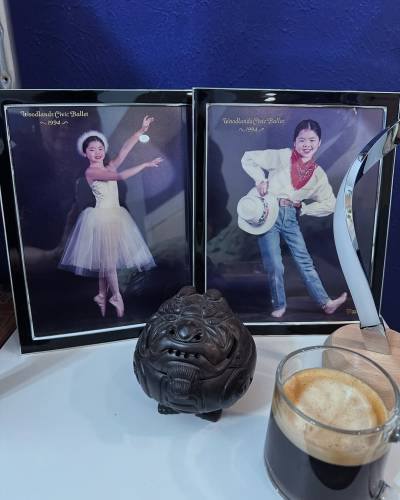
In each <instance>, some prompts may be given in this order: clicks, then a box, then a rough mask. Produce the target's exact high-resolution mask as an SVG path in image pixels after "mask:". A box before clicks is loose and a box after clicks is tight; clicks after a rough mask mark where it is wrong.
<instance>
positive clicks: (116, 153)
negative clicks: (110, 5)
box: [0, 90, 193, 352]
mask: <svg viewBox="0 0 400 500" xmlns="http://www.w3.org/2000/svg"><path fill="white" fill-rule="evenodd" d="M0 97H1V132H2V141H3V145H2V153H1V157H2V164H1V165H2V166H1V173H0V181H1V193H2V201H3V215H4V220H5V230H6V237H7V243H8V254H9V260H10V265H11V277H12V288H13V294H14V298H15V306H16V317H17V318H16V319H17V324H18V330H19V334H20V339H21V348H22V351H23V352H30V351H38V350H45V349H54V348H60V347H71V346H76V345H83V344H89V343H95V342H105V341H111V340H117V339H123V338H130V337H135V336H137V335H138V334H139V333H140V330H141V328H142V327H143V326H144V324H145V322H146V321H147V319H148V318H149V317H150V316H151V314H153V313H154V312H155V311H156V310H157V309H158V307H159V306H160V304H161V303H162V302H163V301H164V300H166V299H167V298H168V297H170V296H171V295H172V294H174V293H176V291H178V290H179V288H180V287H182V286H184V285H187V284H193V276H192V241H191V239H192V228H191V224H192V219H191V212H192V210H191V198H192V197H191V185H192V172H191V169H192V132H191V124H192V107H191V92H187V91H147V90H144V91H119V90H115V91H114V90H113V91H108V90H104V91H103V90H102V91H94V90H90V91H89V90H88V91H39V90H37V91H36V90H35V91H34V90H32V91H28V90H12V91H11V90H10V91H1V92H0Z"/></svg>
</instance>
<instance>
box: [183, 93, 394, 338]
mask: <svg viewBox="0 0 400 500" xmlns="http://www.w3.org/2000/svg"><path fill="white" fill-rule="evenodd" d="M193 106H194V119H193V122H194V130H195V131H196V133H195V135H194V152H195V158H194V163H195V167H194V171H195V179H196V189H195V195H196V196H195V204H194V207H195V212H194V220H195V224H196V225H195V228H196V231H195V256H194V262H195V284H196V287H197V289H198V290H199V291H204V290H205V289H206V288H209V287H216V288H219V289H220V290H221V291H222V293H223V294H224V295H225V296H226V298H227V299H228V302H230V305H231V306H232V308H233V309H234V311H235V312H237V313H238V314H239V316H240V317H241V319H242V320H243V321H244V323H245V324H246V325H247V326H248V328H249V329H250V330H251V332H252V333H254V334H269V335H271V334H272V335H273V334H329V333H331V332H332V331H333V330H335V329H337V328H339V327H340V326H342V325H343V324H347V323H349V322H357V318H356V317H355V318H354V319H347V318H343V317H342V318H339V319H335V318H334V317H333V316H332V317H330V316H329V317H328V316H326V317H324V318H323V319H315V320H314V319H313V317H312V315H311V317H310V319H308V320H305V319H304V317H301V318H300V317H298V318H297V317H296V315H295V314H294V315H293V314H292V315H291V317H290V319H289V320H288V319H285V317H282V318H279V319H275V318H271V316H270V315H269V312H268V306H265V307H262V310H261V311H260V310H259V309H258V310H255V312H253V313H252V314H253V317H254V316H257V315H258V317H259V318H260V319H256V320H254V319H251V314H248V313H247V311H246V312H245V313H243V310H241V307H242V303H243V301H246V300H248V297H249V295H251V293H252V290H251V289H250V288H249V287H247V288H244V289H243V290H241V289H240V287H237V288H236V289H235V293H236V296H234V292H233V291H232V294H231V295H230V289H229V286H231V285H229V284H227V283H226V281H227V280H226V279H225V275H224V274H223V273H224V271H222V273H221V274H222V279H220V276H218V272H219V271H218V270H216V271H214V270H213V271H210V269H216V264H215V262H213V261H212V262H211V263H210V260H211V259H209V258H208V253H207V248H208V247H207V245H208V242H209V241H211V240H212V239H213V238H215V235H213V234H212V233H211V237H210V227H211V228H214V227H215V226H217V225H218V224H221V227H222V228H223V229H222V230H220V232H219V233H218V236H219V237H220V240H219V243H217V244H215V245H214V248H217V250H218V245H219V244H221V245H225V248H227V245H228V243H226V242H227V241H228V237H229V232H226V233H223V230H226V231H228V229H229V227H230V225H228V226H227V225H226V223H225V225H224V222H221V221H223V219H224V216H223V215H221V212H218V214H219V216H218V217H217V216H215V207H217V206H218V204H217V203H216V202H215V200H216V199H217V200H224V201H223V203H225V204H226V206H225V208H226V207H227V206H228V201H229V200H230V198H231V197H232V196H233V195H232V191H230V190H229V188H227V187H226V179H227V175H226V172H227V166H226V165H225V164H224V161H225V162H227V161H228V159H232V154H231V151H232V148H237V149H238V151H239V150H240V148H242V150H243V142H245V141H244V140H243V139H242V137H246V133H247V132H248V133H250V134H251V133H253V137H254V135H257V134H259V133H261V134H262V133H264V134H266V132H267V128H266V127H267V126H268V122H267V121H264V122H262V121H254V120H253V121H252V116H254V113H253V115H252V114H251V113H248V115H249V117H250V119H249V121H247V122H246V120H245V118H246V117H244V116H243V113H238V112H237V111H238V110H240V109H241V110H243V109H246V108H247V107H248V109H250V108H251V109H252V110H254V109H255V110H257V111H260V113H261V114H262V112H264V110H265V109H267V108H268V109H269V110H274V111H276V110H278V109H285V110H287V111H290V112H292V111H293V113H292V114H293V115H294V116H293V117H290V119H288V120H287V123H290V122H291V123H293V120H295V118H296V116H295V115H296V114H297V115H298V114H299V113H298V110H300V109H301V110H302V111H304V113H303V115H304V119H307V118H308V117H309V115H310V114H311V115H316V116H317V117H318V112H317V111H316V110H317V109H320V110H336V111H337V110H339V111H340V110H347V109H352V110H353V111H354V113H356V114H357V112H358V111H360V110H365V109H366V110H367V111H366V112H365V113H366V116H368V114H371V110H374V109H377V110H379V109H381V110H382V111H383V121H382V123H381V124H380V125H379V127H378V128H379V130H378V129H376V130H375V131H369V134H368V131H364V130H362V131H360V134H358V135H357V140H358V142H357V144H359V145H358V146H357V147H353V146H351V147H353V149H352V150H351V152H352V155H353V156H351V155H350V156H349V158H348V164H347V168H346V170H343V172H342V174H343V175H344V172H345V171H347V169H348V168H350V166H351V164H352V162H353V161H354V160H355V158H356V156H357V155H358V154H359V153H360V151H361V150H362V149H363V147H364V146H365V145H366V144H367V143H368V142H369V141H370V140H371V139H372V137H373V136H374V135H375V134H376V133H378V132H379V131H380V130H381V129H383V128H385V127H389V126H391V125H392V124H393V123H394V122H395V121H396V120H397V119H398V113H399V95H398V94H395V93H381V92H347V91H346V92H342V91H306V90H275V89H228V88H226V89H224V88H195V89H194V90H193ZM227 110H230V111H232V110H234V111H235V113H232V114H231V115H229V113H227V112H226V111H227ZM368 110H369V111H368ZM214 111H215V113H214V114H215V115H216V117H214V118H213V116H212V112H214ZM224 112H225V115H224V116H225V117H226V116H228V115H229V116H230V117H228V118H227V119H226V121H225V122H223V121H222V116H223V113H224ZM363 112H364V111H363ZM260 113H259V114H258V115H257V116H260ZM343 114H344V115H346V112H345V111H343ZM283 115H284V116H286V117H287V116H288V114H287V113H285V112H284V113H283ZM268 116H269V119H271V113H270V114H269V115H268ZM332 117H333V118H334V115H332ZM236 118H237V119H236ZM297 118H298V117H297ZM325 118H327V117H325ZM213 120H214V121H213ZM278 121H279V120H278ZM298 121H300V119H298ZM328 121H329V120H328ZM272 122H273V120H272V119H271V120H270V122H269V123H272ZM260 123H261V125H260ZM223 124H225V125H226V124H230V125H231V126H232V125H233V126H234V127H236V128H235V133H232V134H231V136H228V134H227V133H225V132H221V127H222V126H223ZM375 125H376V127H375V128H377V126H378V124H375ZM375 125H374V126H375ZM214 126H215V127H214ZM211 127H214V128H213V129H212V131H210V130H211ZM218 127H219V129H218ZM217 129H218V130H219V132H218V133H219V135H218V134H217V135H218V137H219V139H218V140H216V139H215V134H216V132H215V131H216V130H217ZM239 132H240V133H239ZM361 132H362V133H361ZM364 132H365V133H364ZM373 132H374V133H373ZM212 133H214V136H211V134H212ZM291 133H292V134H293V129H292V130H291ZM371 133H372V136H371ZM241 134H242V135H241ZM364 136H365V141H364ZM291 137H293V135H292V136H291ZM290 140H291V139H287V144H291V143H290ZM223 141H225V142H223ZM241 141H242V143H241ZM249 142H251V141H249ZM254 142H257V141H253V143H254ZM278 142H279V141H278ZM238 143H239V146H238ZM259 143H260V141H258V144H259ZM210 144H211V147H210ZM268 147H271V148H274V147H276V148H278V146H266V147H265V148H264V147H258V148H257V147H249V148H248V149H250V150H251V149H267V148H268ZM281 147H283V146H281ZM285 147H286V146H285ZM346 147H349V146H348V145H347V146H346ZM216 150H218V151H217V153H216ZM244 151H246V149H244ZM346 151H350V150H346ZM225 158H226V159H225ZM317 158H318V157H317ZM218 162H219V167H218V168H219V174H218V175H219V178H220V180H218V181H217V182H218V183H219V184H218V186H220V189H219V191H218V189H217V188H216V187H215V186H216V184H215V183H216V181H215V176H214V177H212V180H211V181H209V180H208V179H209V177H210V176H209V173H210V171H211V170H210V169H211V168H213V165H218ZM237 164H238V165H240V157H238V158H237ZM238 165H236V167H235V168H239V167H238ZM214 168H217V167H214ZM230 168H231V169H232V170H233V167H230ZM341 168H342V169H343V168H344V166H343V165H342V167H341ZM224 169H225V170H224ZM393 169H394V154H393V152H392V153H390V154H388V155H387V156H386V157H385V158H384V160H383V162H382V163H381V164H380V167H379V168H378V169H375V170H376V172H377V173H376V176H377V178H376V185H377V192H376V200H375V201H376V210H375V212H374V220H373V223H372V226H371V227H372V233H371V234H372V239H371V241H364V242H363V244H364V247H365V249H366V254H365V256H364V257H366V260H364V262H363V263H364V268H365V270H366V273H367V275H368V278H369V282H370V286H371V290H372V293H373V296H374V300H375V303H376V304H377V308H378V311H380V308H381V300H382V290H383V274H384V267H385V253H386V244H387V235H388V223H389V215H390V200H391V189H392V180H393ZM237 171H238V170H236V172H237ZM224 174H225V177H224ZM238 179H239V180H238V184H239V183H243V182H244V183H246V181H245V180H244V178H243V176H241V177H240V176H239V177H238ZM337 180H339V179H337ZM208 182H210V183H213V184H212V186H211V187H210V185H208V184H207V183H208ZM374 182H375V181H374ZM221 186H222V187H221ZM246 186H247V184H246ZM371 186H372V182H371ZM249 188H250V184H249V185H248V186H247V187H246V188H245V187H243V194H246V192H247V190H248V189H249ZM236 198H238V195H237V194H236ZM360 199H362V197H361V198H360ZM210 200H211V201H210ZM236 201H237V199H236ZM210 207H212V208H213V207H214V212H211V213H212V217H214V219H212V220H211V221H210V216H209V210H210ZM218 210H220V208H218ZM360 210H362V207H361V209H360ZM228 211H229V210H228ZM229 215H230V217H231V218H232V220H234V218H235V216H236V214H235V213H234V210H233V209H232V208H231V209H230V214H229ZM236 217H237V216H236ZM227 218H228V217H225V219H227ZM361 219H362V218H361ZM361 219H360V220H361ZM229 224H232V222H230V223H229ZM227 228H228V229H227ZM361 229H362V228H361ZM237 230H238V231H240V230H239V229H237ZM232 231H233V232H234V231H235V230H234V229H233V230H232ZM361 233H362V231H361ZM358 234H359V233H358ZM362 238H363V236H361V240H362ZM214 241H215V240H214ZM306 243H307V240H306ZM330 246H331V253H332V248H334V245H333V231H332V241H331V242H330ZM361 246H362V245H361ZM310 253H311V254H312V252H310ZM335 255H336V254H335ZM336 258H337V256H336ZM222 264H223V265H222V267H224V263H223V262H222ZM335 265H337V266H338V267H337V268H335V269H336V270H337V271H338V272H339V273H341V269H340V267H339V265H338V261H337V264H335ZM258 272H259V270H258ZM210 275H212V276H213V279H209V276H210ZM232 282H233V279H232ZM242 282H243V281H242ZM343 282H344V278H343ZM240 284H241V282H240V283H239V285H240ZM233 288H234V287H233V285H232V290H233ZM232 297H233V298H232ZM302 312H303V311H302ZM348 312H349V315H352V316H354V315H355V314H356V311H355V308H354V306H352V307H351V306H350V307H348V308H346V315H347V313H348ZM299 316H300V315H299ZM249 318H250V319H249Z"/></svg>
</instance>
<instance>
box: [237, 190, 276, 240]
mask: <svg viewBox="0 0 400 500" xmlns="http://www.w3.org/2000/svg"><path fill="white" fill-rule="evenodd" d="M278 213H279V206H278V200H277V199H276V197H275V196H272V195H270V194H266V195H265V196H260V194H259V193H258V191H257V189H256V188H252V189H250V191H249V192H248V193H247V194H246V196H243V198H240V200H239V202H238V204H237V214H238V226H239V227H240V229H243V231H246V233H250V234H264V233H266V232H267V231H269V230H270V229H271V227H272V226H273V225H274V224H275V221H276V219H277V217H278Z"/></svg>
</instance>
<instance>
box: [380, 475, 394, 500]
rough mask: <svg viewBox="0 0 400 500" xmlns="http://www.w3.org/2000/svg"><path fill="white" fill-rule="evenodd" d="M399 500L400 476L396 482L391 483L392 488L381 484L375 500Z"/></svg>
mask: <svg viewBox="0 0 400 500" xmlns="http://www.w3.org/2000/svg"><path fill="white" fill-rule="evenodd" d="M399 499H400V476H398V477H397V481H396V480H395V481H394V482H393V486H390V485H388V484H387V483H385V482H384V481H383V482H382V488H381V491H380V492H379V495H378V496H377V497H376V500H399Z"/></svg>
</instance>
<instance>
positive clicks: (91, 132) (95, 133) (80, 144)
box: [76, 130, 108, 156]
mask: <svg viewBox="0 0 400 500" xmlns="http://www.w3.org/2000/svg"><path fill="white" fill-rule="evenodd" d="M89 137H98V138H99V139H100V141H101V142H102V143H103V144H104V151H105V153H107V150H108V141H107V138H106V136H105V135H104V134H102V133H101V132H99V131H98V130H88V131H87V132H84V133H83V134H82V135H81V136H80V137H79V139H78V141H77V143H76V148H77V150H78V153H79V154H80V155H81V156H85V152H84V151H83V143H84V142H85V141H86V139H88V138H89Z"/></svg>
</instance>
